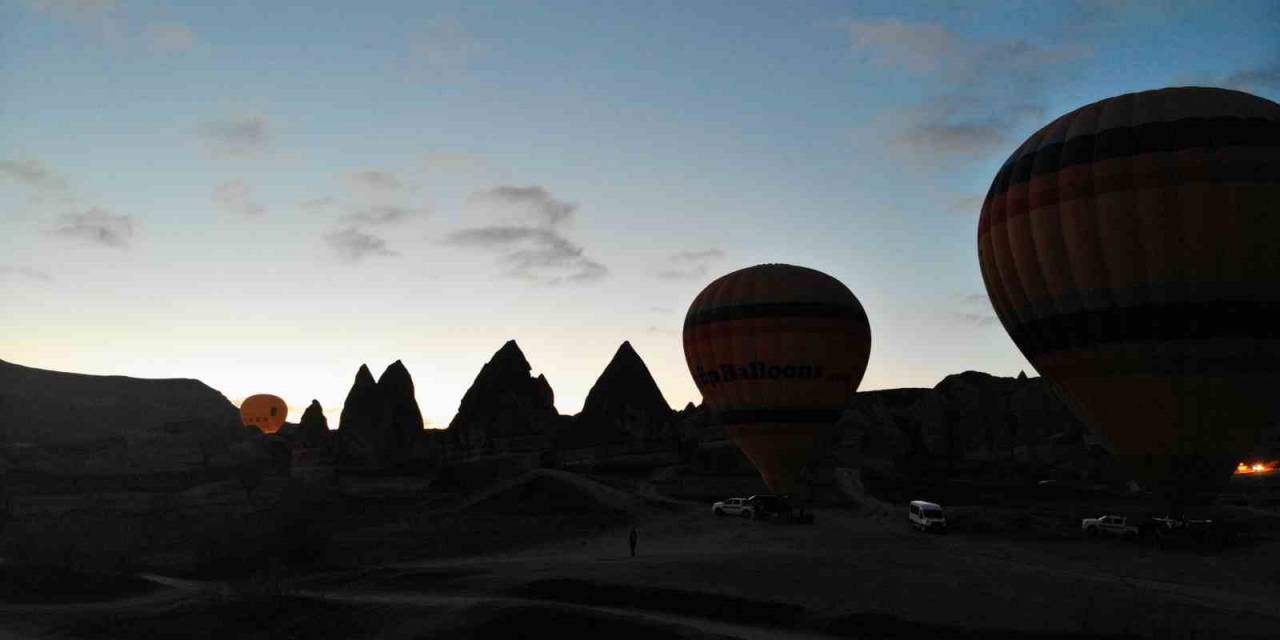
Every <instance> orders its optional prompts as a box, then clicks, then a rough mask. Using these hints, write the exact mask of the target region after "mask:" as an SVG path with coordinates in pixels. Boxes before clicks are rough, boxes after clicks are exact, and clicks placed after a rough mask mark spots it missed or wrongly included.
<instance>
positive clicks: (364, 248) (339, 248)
mask: <svg viewBox="0 0 1280 640" xmlns="http://www.w3.org/2000/svg"><path fill="white" fill-rule="evenodd" d="M325 242H327V243H328V245H329V247H330V248H331V249H333V250H334V251H335V252H337V254H338V256H339V257H341V258H342V259H343V260H346V261H347V262H360V261H362V260H364V259H366V258H371V257H376V256H395V255H399V254H397V253H396V252H395V251H392V250H391V249H389V248H387V241H386V240H383V239H382V238H379V237H378V236H375V235H373V234H371V233H367V232H365V231H361V230H359V229H356V228H354V227H352V228H347V229H343V230H341V231H335V232H333V233H330V234H328V235H326V236H325Z"/></svg>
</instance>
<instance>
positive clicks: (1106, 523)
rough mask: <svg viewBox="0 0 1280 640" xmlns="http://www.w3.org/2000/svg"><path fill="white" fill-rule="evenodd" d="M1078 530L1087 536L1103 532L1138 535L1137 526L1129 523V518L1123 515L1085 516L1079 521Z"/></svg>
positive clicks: (1125, 536)
mask: <svg viewBox="0 0 1280 640" xmlns="http://www.w3.org/2000/svg"><path fill="white" fill-rule="evenodd" d="M1080 530H1081V531H1083V532H1084V533H1085V535H1088V536H1097V535H1100V534H1104V533H1105V534H1108V535H1113V536H1120V537H1122V538H1136V537H1138V527H1136V526H1134V525H1131V524H1129V519H1128V518H1126V517H1124V516H1101V517H1098V518H1085V519H1084V520H1081V521H1080Z"/></svg>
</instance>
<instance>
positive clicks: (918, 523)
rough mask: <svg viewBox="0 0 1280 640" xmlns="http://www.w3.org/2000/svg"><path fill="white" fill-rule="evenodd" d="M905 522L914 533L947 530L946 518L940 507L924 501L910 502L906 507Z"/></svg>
mask: <svg viewBox="0 0 1280 640" xmlns="http://www.w3.org/2000/svg"><path fill="white" fill-rule="evenodd" d="M907 521H908V522H910V523H911V527H912V528H913V529H915V530H916V531H941V532H946V530H947V516H946V514H944V513H943V512H942V507H940V506H938V505H936V504H934V503H932V502H925V501H924V500H912V501H911V503H910V504H909V505H907Z"/></svg>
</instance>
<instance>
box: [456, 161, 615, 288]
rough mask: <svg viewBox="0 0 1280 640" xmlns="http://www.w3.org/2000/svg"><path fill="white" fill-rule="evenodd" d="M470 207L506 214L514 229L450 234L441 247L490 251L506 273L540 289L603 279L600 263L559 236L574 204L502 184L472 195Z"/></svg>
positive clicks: (539, 190)
mask: <svg viewBox="0 0 1280 640" xmlns="http://www.w3.org/2000/svg"><path fill="white" fill-rule="evenodd" d="M468 200H469V203H470V204H471V205H472V206H480V207H484V208H488V209H494V210H497V211H498V212H500V213H504V214H507V215H506V217H508V218H514V219H515V220H517V223H515V224H497V225H490V226H484V227H476V228H471V229H463V230H461V231H455V232H453V233H450V234H449V235H447V236H446V237H445V243H446V244H451V245H454V246H458V247H475V248H479V249H481V250H485V251H491V252H496V253H497V254H498V261H499V263H500V264H502V265H504V266H505V267H506V274H507V275H508V276H510V277H513V278H520V279H524V280H530V281H534V282H540V283H544V284H561V283H566V282H589V281H592V280H598V279H600V278H603V277H604V276H605V275H607V274H608V272H609V270H608V268H606V267H605V266H604V265H603V264H600V263H599V262H597V261H595V260H592V259H591V258H588V257H587V256H586V255H585V252H584V251H583V248H582V247H581V246H579V245H577V244H575V243H574V242H573V241H572V240H570V239H569V238H568V237H566V236H565V235H564V232H563V231H562V230H561V227H563V226H565V225H566V224H567V223H569V222H571V221H572V218H573V214H574V211H575V210H576V209H577V206H578V205H576V204H573V203H570V202H565V201H563V200H559V199H557V198H556V197H554V196H552V195H551V194H550V193H549V192H548V191H547V190H546V189H544V188H542V187H539V186H529V187H517V186H511V185H504V186H499V187H495V188H493V189H490V190H488V191H482V192H480V193H475V194H472V196H471V197H470V198H469V199H468Z"/></svg>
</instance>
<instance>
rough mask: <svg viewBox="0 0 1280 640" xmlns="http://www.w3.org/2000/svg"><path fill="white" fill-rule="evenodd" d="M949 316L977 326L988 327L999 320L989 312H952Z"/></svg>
mask: <svg viewBox="0 0 1280 640" xmlns="http://www.w3.org/2000/svg"><path fill="white" fill-rule="evenodd" d="M951 317H953V318H955V319H956V320H959V321H961V322H965V323H968V324H971V325H974V326H978V327H989V326H991V325H994V324H996V323H997V322H999V320H998V319H997V318H996V317H995V316H994V315H991V314H989V313H952V314H951Z"/></svg>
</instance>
